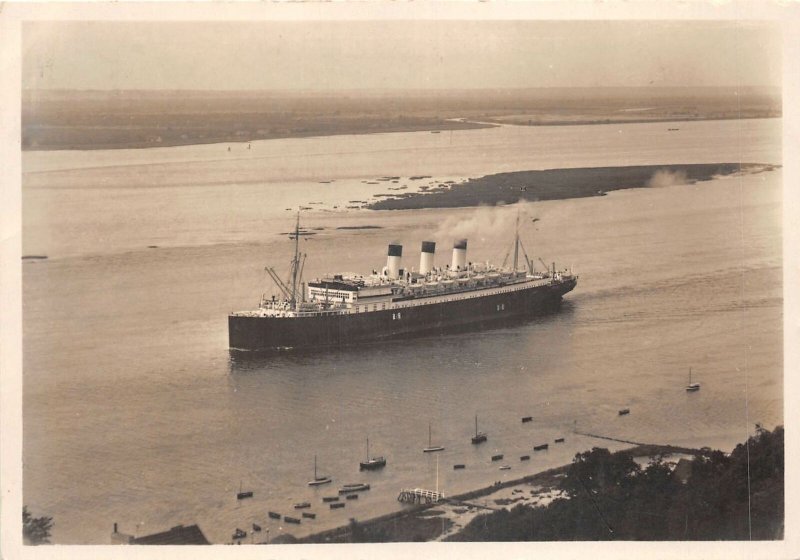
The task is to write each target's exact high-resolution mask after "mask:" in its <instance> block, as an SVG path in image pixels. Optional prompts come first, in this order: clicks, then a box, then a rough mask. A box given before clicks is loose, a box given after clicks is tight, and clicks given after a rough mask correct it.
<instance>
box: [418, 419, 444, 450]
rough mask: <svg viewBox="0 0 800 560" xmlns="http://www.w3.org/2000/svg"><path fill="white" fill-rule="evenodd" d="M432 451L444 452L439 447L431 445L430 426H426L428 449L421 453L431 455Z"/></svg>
mask: <svg viewBox="0 0 800 560" xmlns="http://www.w3.org/2000/svg"><path fill="white" fill-rule="evenodd" d="M434 451H444V447H442V446H441V445H433V443H432V442H431V425H430V424H428V447H426V448H424V449H423V450H422V452H423V453H433V452H434Z"/></svg>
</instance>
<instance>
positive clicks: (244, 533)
mask: <svg viewBox="0 0 800 560" xmlns="http://www.w3.org/2000/svg"><path fill="white" fill-rule="evenodd" d="M246 536H247V531H242V530H241V529H239V528H237V529H236V530H235V531H234V532H233V536H232V537H231V538H232V539H233V540H235V541H236V540H239V539H243V538H245V537H246Z"/></svg>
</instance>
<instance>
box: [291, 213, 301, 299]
mask: <svg viewBox="0 0 800 560" xmlns="http://www.w3.org/2000/svg"><path fill="white" fill-rule="evenodd" d="M299 268H300V211H299V210H298V211H297V221H296V222H295V226H294V260H293V261H292V301H291V304H292V306H293V307H294V308H295V310H296V309H297V273H298V271H299Z"/></svg>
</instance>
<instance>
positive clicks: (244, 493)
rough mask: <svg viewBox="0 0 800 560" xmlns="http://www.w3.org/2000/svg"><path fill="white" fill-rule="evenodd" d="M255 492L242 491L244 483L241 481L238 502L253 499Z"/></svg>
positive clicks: (237, 494)
mask: <svg viewBox="0 0 800 560" xmlns="http://www.w3.org/2000/svg"><path fill="white" fill-rule="evenodd" d="M252 497H253V492H252V491H250V490H245V491H242V482H241V481H239V491H238V492H237V493H236V499H237V500H244V499H245V498H252Z"/></svg>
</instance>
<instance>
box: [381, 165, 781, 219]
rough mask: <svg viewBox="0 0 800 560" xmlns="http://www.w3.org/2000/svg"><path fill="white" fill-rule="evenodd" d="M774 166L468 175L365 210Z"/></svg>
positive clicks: (602, 189)
mask: <svg viewBox="0 0 800 560" xmlns="http://www.w3.org/2000/svg"><path fill="white" fill-rule="evenodd" d="M776 167H780V166H778V165H771V164H761V163H698V164H670V165H635V166H625V167H583V168H565V169H544V170H534V171H512V172H507V173H496V174H493V175H486V176H484V177H480V178H475V179H468V180H467V181H465V182H464V183H461V184H455V185H448V184H440V185H439V186H438V187H436V188H434V189H430V190H427V191H425V192H419V193H408V194H400V195H396V196H395V198H384V199H382V200H379V201H377V202H373V203H372V204H370V205H369V206H368V208H369V209H371V210H422V209H425V208H464V207H471V206H481V205H488V206H496V205H499V204H514V203H516V202H519V201H541V200H564V199H568V198H584V197H589V196H604V195H605V194H607V193H608V192H611V191H615V190H622V189H635V188H647V187H662V186H669V185H673V184H686V183H696V182H700V181H708V180H711V179H713V178H714V177H720V176H726V175H732V174H734V173H741V172H746V173H756V172H761V171H771V170H773V169H775V168H776Z"/></svg>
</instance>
